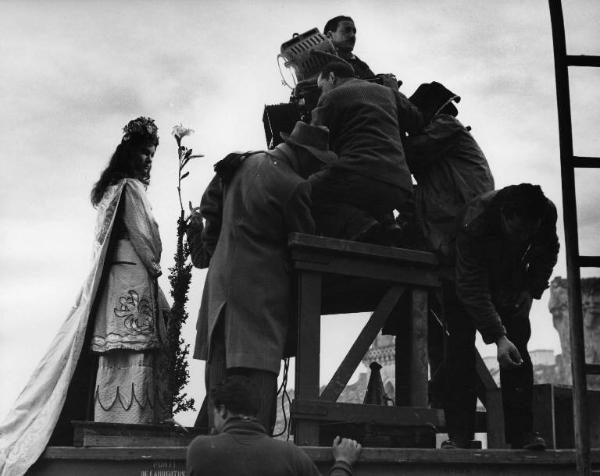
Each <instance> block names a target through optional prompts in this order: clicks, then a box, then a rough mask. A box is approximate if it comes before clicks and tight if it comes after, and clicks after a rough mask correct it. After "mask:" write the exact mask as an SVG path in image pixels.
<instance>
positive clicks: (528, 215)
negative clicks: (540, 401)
mask: <svg viewBox="0 0 600 476" xmlns="http://www.w3.org/2000/svg"><path fill="white" fill-rule="evenodd" d="M558 248H559V244H558V237H557V235H556V208H555V206H554V204H553V203H552V202H551V201H550V200H548V199H547V198H546V197H545V196H544V194H543V192H542V189H541V188H540V187H539V186H538V185H531V184H528V183H523V184H520V185H511V186H508V187H505V188H503V189H501V190H498V191H494V192H488V193H485V194H483V195H480V196H479V197H477V198H475V199H474V200H473V201H471V202H470V203H468V204H467V205H466V207H465V209H464V212H463V214H462V218H461V221H460V228H459V230H458V235H457V240H456V291H457V294H458V297H459V299H460V301H461V302H462V304H463V305H464V308H465V311H466V312H465V313H463V314H462V315H463V316H464V319H463V321H462V322H461V323H458V322H455V325H454V328H453V329H452V330H451V334H452V335H453V342H454V345H453V346H451V349H449V350H448V356H447V365H448V373H449V381H450V382H452V385H449V386H448V387H449V388H448V389H447V397H448V399H447V404H446V407H445V413H446V424H447V427H448V433H449V435H450V440H449V441H446V442H445V443H444V444H443V445H442V447H443V448H456V447H459V448H460V447H467V446H468V441H469V440H471V439H472V438H473V423H474V418H475V404H476V397H475V391H474V388H473V381H474V374H475V330H476V329H477V330H478V331H479V332H480V333H481V336H482V337H483V340H484V342H485V343H486V344H492V343H495V344H496V346H497V348H498V362H499V364H500V382H501V387H502V403H503V407H504V424H505V432H506V441H507V443H509V444H510V445H511V447H512V448H515V449H516V448H523V449H532V450H533V449H544V448H545V442H544V440H543V439H542V438H541V437H540V436H539V435H537V434H536V433H534V432H533V411H532V404H533V402H532V391H533V368H532V365H531V359H530V357H529V353H528V352H527V342H528V341H529V338H530V336H531V327H530V323H529V311H530V309H531V303H532V300H533V299H539V298H540V297H541V296H542V293H543V292H544V290H545V289H546V288H547V287H548V279H549V278H550V275H551V273H552V269H553V268H554V265H555V264H556V259H557V255H558Z"/></svg>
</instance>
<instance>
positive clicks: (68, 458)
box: [28, 446, 600, 476]
mask: <svg viewBox="0 0 600 476" xmlns="http://www.w3.org/2000/svg"><path fill="white" fill-rule="evenodd" d="M98 450H101V451H98ZM302 450H303V451H304V453H306V454H307V455H308V457H309V458H310V459H311V460H312V461H313V462H314V463H315V464H316V465H317V467H318V468H319V471H320V472H321V474H327V471H328V470H329V468H330V467H331V463H332V460H331V448H330V447H312V446H311V447H302ZM591 459H592V462H593V463H594V464H595V465H597V464H599V463H600V454H599V452H598V451H597V450H594V451H592V454H591ZM28 474H30V475H32V476H71V475H73V476H79V475H82V474H85V475H86V476H102V475H106V474H111V475H112V474H137V475H144V474H146V475H150V474H152V475H160V474H165V475H169V476H175V475H181V476H183V475H184V474H185V448H90V449H88V448H55V447H50V448H48V449H47V450H46V451H45V453H44V454H43V455H42V457H41V458H40V460H39V461H38V462H37V463H36V464H35V465H34V466H33V467H32V468H31V470H30V471H29V472H28ZM353 474H355V475H356V476H361V475H368V476H394V475H398V474H403V475H424V474H426V475H428V476H441V475H449V474H453V475H458V474H461V475H475V474H476V475H478V476H496V475H499V474H503V475H506V474H510V475H515V476H549V475H557V476H558V475H560V476H576V475H577V472H576V469H575V452H574V451H573V450H563V451H553V450H549V451H540V452H532V451H523V450H521V451H510V450H453V451H440V450H436V449H422V448H418V449H417V448H414V449H413V448H411V449H404V448H363V450H362V451H361V454H360V458H359V461H358V463H357V464H356V465H355V466H354V468H353Z"/></svg>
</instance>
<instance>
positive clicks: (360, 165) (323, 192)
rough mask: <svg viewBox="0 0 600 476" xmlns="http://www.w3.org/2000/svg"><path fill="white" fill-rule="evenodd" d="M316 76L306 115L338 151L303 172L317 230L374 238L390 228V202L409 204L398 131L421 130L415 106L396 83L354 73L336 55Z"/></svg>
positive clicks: (409, 184) (409, 189)
mask: <svg viewBox="0 0 600 476" xmlns="http://www.w3.org/2000/svg"><path fill="white" fill-rule="evenodd" d="M317 84H318V86H319V88H320V89H321V97H320V98H319V102H318V104H317V107H316V108H315V109H314V110H313V112H312V123H313V124H317V125H325V126H327V127H328V128H329V131H330V142H331V148H332V149H333V151H334V152H335V153H336V154H337V155H338V157H339V158H338V160H337V161H335V162H334V163H332V164H329V165H326V166H325V167H324V168H323V169H322V170H320V171H319V172H317V173H315V174H314V175H312V176H311V177H310V179H309V181H310V182H311V185H312V188H313V215H314V217H315V221H316V224H317V231H318V232H320V233H321V234H324V235H327V236H332V237H334V238H346V239H354V240H360V241H380V240H379V236H381V237H385V233H380V232H381V231H382V230H383V231H388V230H389V229H390V228H391V230H392V231H393V228H394V225H395V223H394V220H393V213H392V212H393V210H394V209H396V210H398V211H400V212H404V213H406V212H407V211H408V210H411V209H412V180H411V176H410V171H409V169H408V165H407V164H406V158H405V155H404V148H403V146H402V138H403V136H404V135H405V133H406V132H407V131H410V132H413V133H416V132H418V131H420V130H421V128H422V126H423V119H422V115H421V112H420V111H419V110H418V109H417V108H416V107H415V106H414V105H413V104H411V103H410V102H409V101H408V99H407V98H406V97H405V96H404V95H403V94H402V93H400V92H399V91H398V90H395V89H392V88H388V87H386V86H381V85H379V84H374V83H370V82H368V81H364V80H362V79H356V78H354V76H353V71H352V68H350V67H349V66H348V65H347V64H344V63H341V62H339V61H338V62H335V61H334V62H331V63H328V64H327V65H325V66H324V67H323V68H322V69H321V72H320V74H319V76H318V80H317ZM378 235H379V236H378ZM391 236H393V234H392V235H391ZM374 237H375V238H376V239H375V240H372V239H371V238H374Z"/></svg>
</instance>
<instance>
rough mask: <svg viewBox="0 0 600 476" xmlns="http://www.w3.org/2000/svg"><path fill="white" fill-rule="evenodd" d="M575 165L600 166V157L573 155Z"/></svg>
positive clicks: (593, 167) (594, 167)
mask: <svg viewBox="0 0 600 476" xmlns="http://www.w3.org/2000/svg"><path fill="white" fill-rule="evenodd" d="M572 164H573V167H579V168H592V169H597V168H599V167H600V157H573V162H572Z"/></svg>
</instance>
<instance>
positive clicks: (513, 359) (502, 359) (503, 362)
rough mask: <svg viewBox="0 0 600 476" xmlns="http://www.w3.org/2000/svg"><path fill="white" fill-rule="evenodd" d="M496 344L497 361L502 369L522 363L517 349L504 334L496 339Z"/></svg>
mask: <svg viewBox="0 0 600 476" xmlns="http://www.w3.org/2000/svg"><path fill="white" fill-rule="evenodd" d="M496 345H497V346H498V363H499V364H500V367H501V368H503V369H506V368H511V367H518V366H519V365H521V364H522V363H523V359H522V358H521V354H520V353H519V350H518V349H517V347H516V346H515V344H513V343H512V342H511V341H510V340H508V338H507V337H506V336H502V337H500V338H499V339H498V340H497V341H496Z"/></svg>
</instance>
